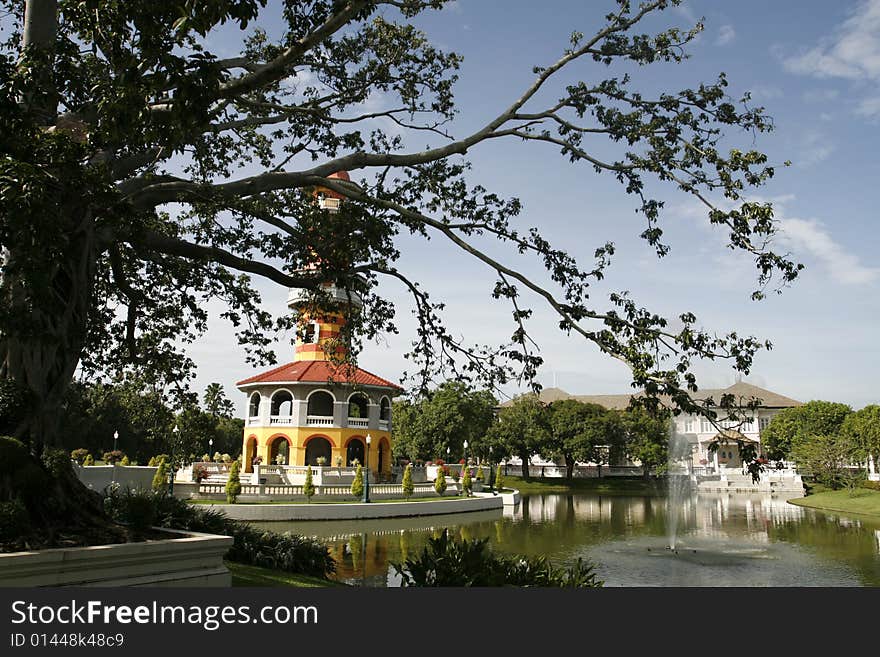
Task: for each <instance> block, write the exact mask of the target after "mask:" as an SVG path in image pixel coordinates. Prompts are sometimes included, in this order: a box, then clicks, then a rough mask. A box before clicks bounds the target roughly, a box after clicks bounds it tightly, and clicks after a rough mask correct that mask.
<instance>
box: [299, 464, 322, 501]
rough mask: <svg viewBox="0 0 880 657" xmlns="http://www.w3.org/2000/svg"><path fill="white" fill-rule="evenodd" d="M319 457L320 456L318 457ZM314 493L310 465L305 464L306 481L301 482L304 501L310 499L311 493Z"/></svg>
mask: <svg viewBox="0 0 880 657" xmlns="http://www.w3.org/2000/svg"><path fill="white" fill-rule="evenodd" d="M319 458H320V457H319ZM314 494H315V484H314V483H313V482H312V467H311V466H310V465H307V466H306V481H305V483H304V484H303V495H305V496H306V501H307V502H311V501H312V495H314Z"/></svg>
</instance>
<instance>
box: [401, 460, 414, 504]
mask: <svg viewBox="0 0 880 657" xmlns="http://www.w3.org/2000/svg"><path fill="white" fill-rule="evenodd" d="M414 490H415V487H414V486H413V480H412V463H407V464H406V468H405V469H404V471H403V496H404V497H409V496H410V495H412V494H413V491H414Z"/></svg>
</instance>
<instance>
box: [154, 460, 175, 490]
mask: <svg viewBox="0 0 880 657" xmlns="http://www.w3.org/2000/svg"><path fill="white" fill-rule="evenodd" d="M172 476H173V475H172ZM167 478H168V464H167V463H166V462H165V460H164V459H162V460H160V461H159V465H158V467H156V474H154V475H153V486H152V488H153V490H154V491H156V492H161V491H163V490H165V488H166V486H168V483H167V481H166V479H167Z"/></svg>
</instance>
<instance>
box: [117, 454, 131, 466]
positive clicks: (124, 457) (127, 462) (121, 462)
mask: <svg viewBox="0 0 880 657" xmlns="http://www.w3.org/2000/svg"><path fill="white" fill-rule="evenodd" d="M119 465H131V461H129V460H128V457H127V456H123V457H122V460H121V461H120V462H119Z"/></svg>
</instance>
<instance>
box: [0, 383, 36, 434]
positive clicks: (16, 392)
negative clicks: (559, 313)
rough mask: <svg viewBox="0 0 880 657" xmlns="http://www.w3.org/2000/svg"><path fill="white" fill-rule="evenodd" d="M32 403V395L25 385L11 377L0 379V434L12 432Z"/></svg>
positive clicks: (24, 416) (25, 415)
mask: <svg viewBox="0 0 880 657" xmlns="http://www.w3.org/2000/svg"><path fill="white" fill-rule="evenodd" d="M32 403H33V395H32V393H31V392H30V390H29V389H28V388H27V387H26V386H23V385H21V384H19V383H17V382H16V381H14V380H12V379H7V378H2V379H0V435H4V434H12V433H14V432H15V429H16V427H17V426H18V424H19V423H20V422H21V421H22V420H24V419H25V418H26V417H27V414H28V412H29V410H30V407H31V404H32Z"/></svg>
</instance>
